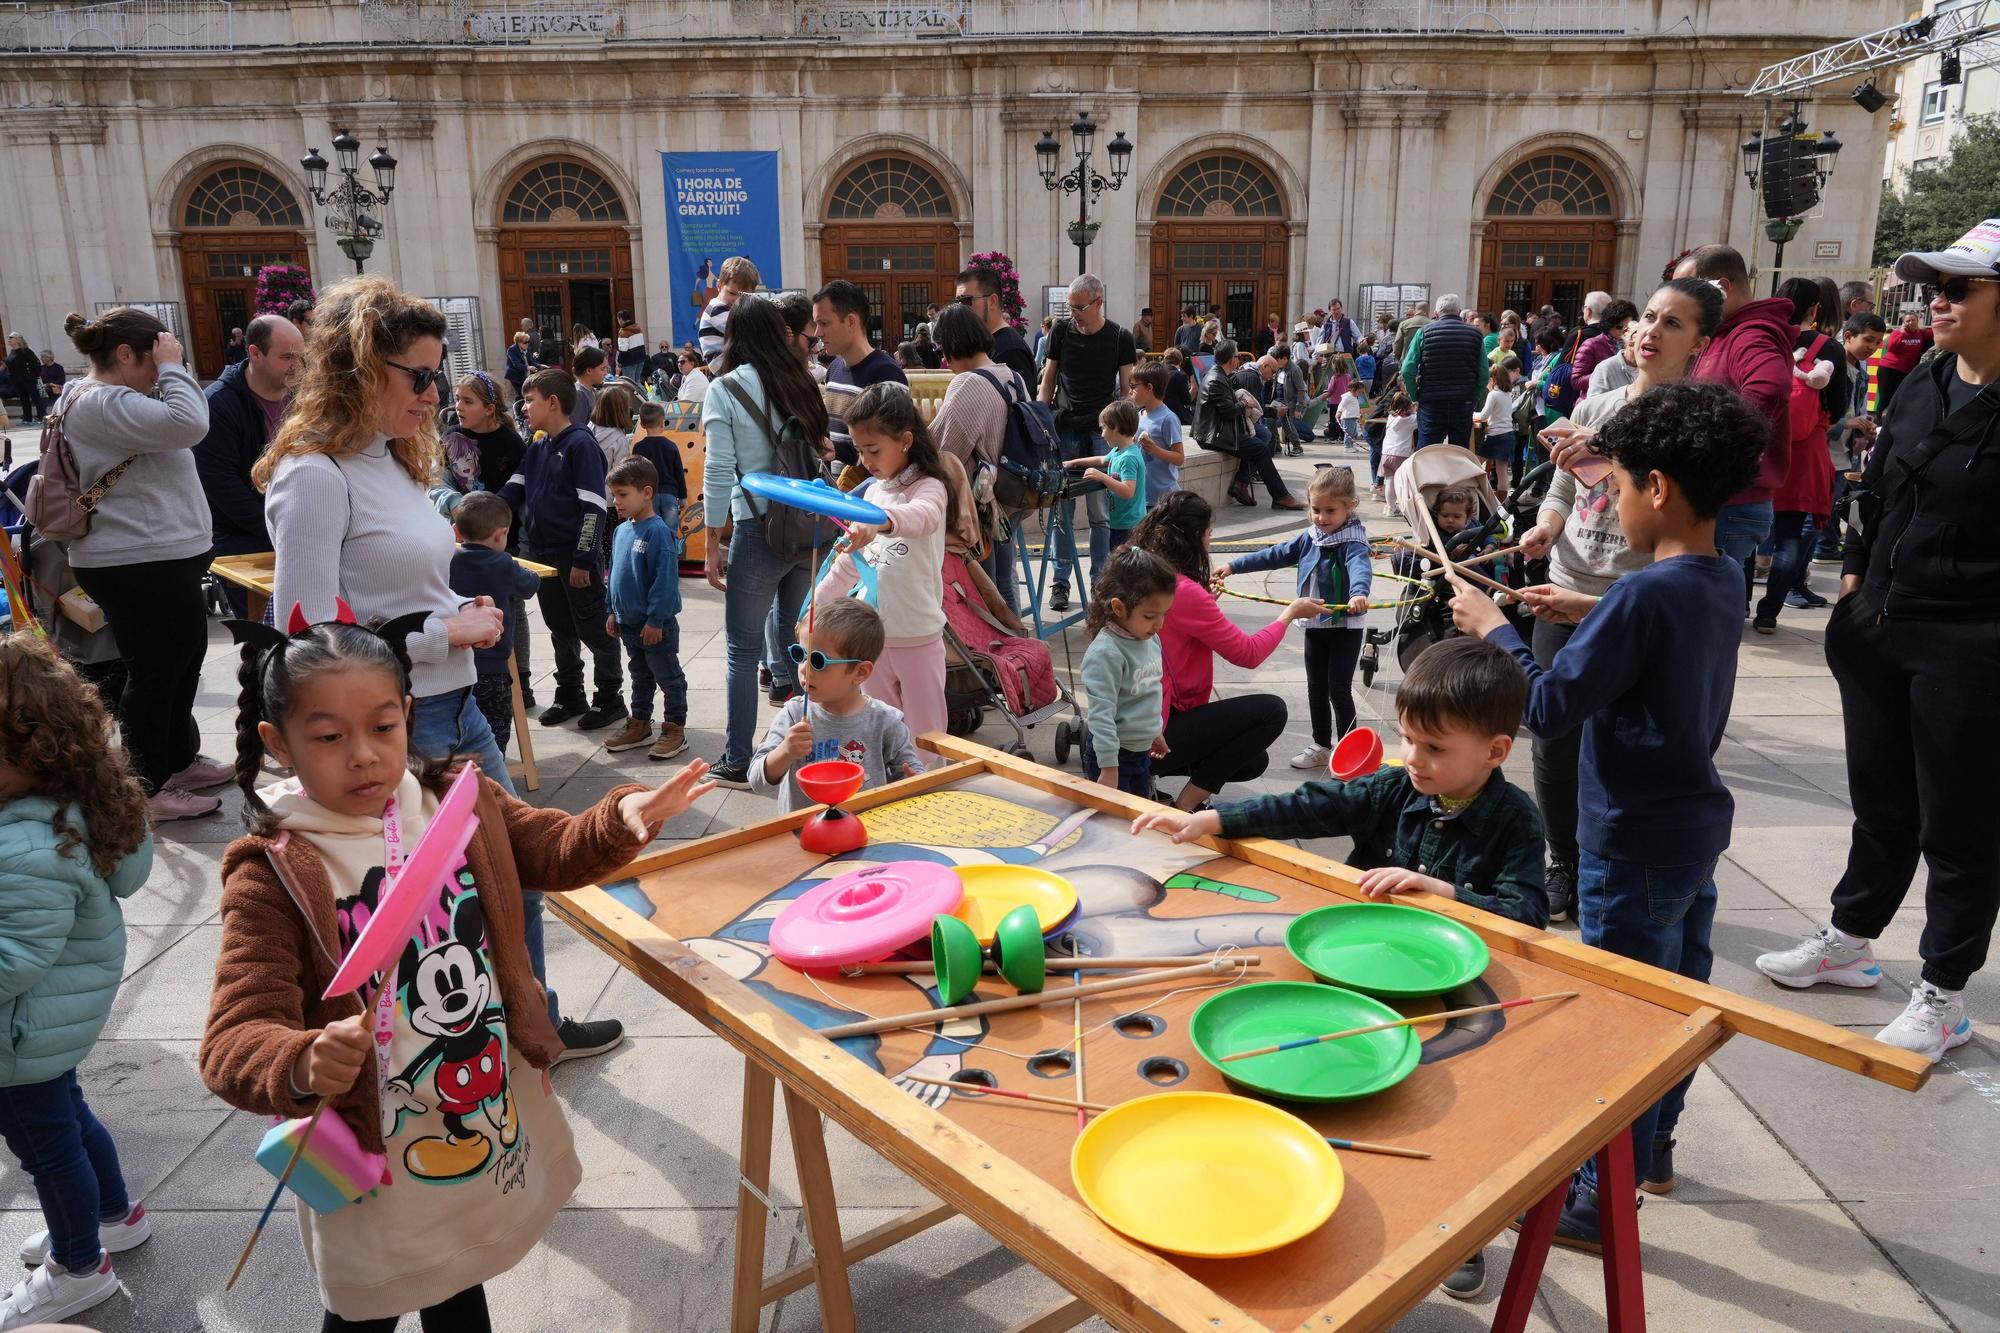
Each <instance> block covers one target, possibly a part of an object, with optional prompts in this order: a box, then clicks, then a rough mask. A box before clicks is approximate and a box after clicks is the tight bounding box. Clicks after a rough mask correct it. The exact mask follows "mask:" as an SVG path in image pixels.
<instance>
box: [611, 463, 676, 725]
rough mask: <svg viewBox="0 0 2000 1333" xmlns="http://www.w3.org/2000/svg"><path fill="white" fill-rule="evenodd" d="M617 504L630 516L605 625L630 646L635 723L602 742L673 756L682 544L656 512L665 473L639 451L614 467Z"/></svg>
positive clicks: (615, 554) (614, 551)
mask: <svg viewBox="0 0 2000 1333" xmlns="http://www.w3.org/2000/svg"><path fill="white" fill-rule="evenodd" d="M610 483H611V503H612V506H613V507H614V508H616V509H617V511H618V517H620V518H622V519H624V520H625V521H624V522H623V523H620V524H619V525H618V527H617V529H616V530H615V531H613V533H612V534H611V611H610V614H609V615H607V616H606V617H605V618H604V628H605V630H606V631H607V632H608V633H611V634H613V635H616V636H617V637H618V639H619V640H620V641H621V642H623V643H624V645H625V656H626V658H627V659H628V660H629V661H630V662H631V663H632V720H631V721H629V722H627V723H626V724H625V727H624V730H622V731H620V732H619V733H618V734H617V735H616V736H613V737H612V738H611V739H610V740H608V741H606V742H605V743H604V748H605V749H607V750H636V749H638V748H639V747H640V746H642V745H644V744H645V743H646V742H648V741H653V748H652V749H651V750H650V751H648V752H647V755H646V757H647V758H648V759H672V758H673V757H674V756H675V755H677V754H679V753H680V752H681V751H682V750H685V749H687V731H686V728H687V702H688V699H687V676H686V674H685V673H684V672H682V670H681V654H680V648H681V635H680V619H679V618H680V614H681V583H680V578H681V571H680V542H679V541H678V540H677V539H676V538H675V536H674V530H673V529H672V528H670V527H668V526H667V522H666V520H665V519H663V518H661V517H660V516H659V515H658V514H656V513H654V512H653V497H654V495H656V494H657V493H658V491H659V487H660V474H659V470H658V469H656V468H655V467H654V466H653V465H652V464H651V463H649V462H647V461H646V460H645V459H643V458H640V457H639V456H637V455H636V454H628V455H626V456H625V457H624V458H621V459H619V460H618V465H617V466H616V467H614V468H612V469H611V476H610ZM656 683H657V684H658V685H659V687H660V695H661V701H660V702H661V708H662V712H663V714H664V716H663V718H662V720H661V722H660V736H659V739H658V740H656V741H655V740H653V686H654V685H655V684H656Z"/></svg>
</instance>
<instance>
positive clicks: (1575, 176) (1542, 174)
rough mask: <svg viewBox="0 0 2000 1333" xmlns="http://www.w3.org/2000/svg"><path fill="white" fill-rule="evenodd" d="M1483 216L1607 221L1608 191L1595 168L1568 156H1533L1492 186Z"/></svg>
mask: <svg viewBox="0 0 2000 1333" xmlns="http://www.w3.org/2000/svg"><path fill="white" fill-rule="evenodd" d="M1486 213H1487V216H1489V217H1496V218H1546V217H1584V218H1608V217H1610V216H1611V214H1612V208H1611V191H1610V189H1609V188H1608V187H1607V186H1606V185H1605V184H1604V177H1603V176H1601V175H1599V174H1598V171H1597V168H1595V167H1593V166H1591V165H1590V164H1589V163H1588V162H1585V161H1584V160H1583V159H1582V158H1579V157H1573V156H1571V155H1570V154H1568V153H1537V154H1536V155H1535V156H1533V157H1531V158H1529V159H1528V160H1527V161H1525V162H1523V163H1521V164H1520V165H1519V166H1517V167H1515V168H1514V169H1513V170H1512V171H1510V172H1508V173H1507V174H1506V175H1505V176H1503V177H1502V178H1501V180H1500V184H1499V185H1497V186H1495V187H1494V190H1493V194H1492V196H1491V197H1490V198H1488V199H1487V201H1486Z"/></svg>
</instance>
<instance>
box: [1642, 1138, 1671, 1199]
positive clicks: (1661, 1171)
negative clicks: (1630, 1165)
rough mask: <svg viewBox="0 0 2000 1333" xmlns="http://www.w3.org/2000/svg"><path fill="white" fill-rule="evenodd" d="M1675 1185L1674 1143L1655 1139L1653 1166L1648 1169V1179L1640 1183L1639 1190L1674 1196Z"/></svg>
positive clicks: (1668, 1140)
mask: <svg viewBox="0 0 2000 1333" xmlns="http://www.w3.org/2000/svg"><path fill="white" fill-rule="evenodd" d="M1674 1184H1675V1181H1674V1141H1673V1140H1672V1139H1654V1140H1653V1164H1652V1165H1651V1166H1649V1167H1647V1168H1646V1178H1645V1179H1644V1180H1642V1181H1640V1182H1639V1188H1640V1189H1642V1190H1644V1191H1646V1193H1648V1194H1672V1193H1673V1192H1674Z"/></svg>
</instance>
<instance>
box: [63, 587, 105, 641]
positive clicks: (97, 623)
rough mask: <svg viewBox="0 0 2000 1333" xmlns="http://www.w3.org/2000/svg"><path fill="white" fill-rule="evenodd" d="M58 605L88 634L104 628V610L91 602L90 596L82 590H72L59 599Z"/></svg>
mask: <svg viewBox="0 0 2000 1333" xmlns="http://www.w3.org/2000/svg"><path fill="white" fill-rule="evenodd" d="M56 605H57V606H59V607H61V608H62V613H63V614H64V615H65V616H67V617H69V618H70V619H71V620H72V621H74V622H76V624H77V625H78V626H80V627H81V628H82V629H83V630H84V632H85V633H87V634H95V633H97V631H99V630H101V629H103V628H104V608H103V607H101V606H99V605H98V604H97V603H96V602H93V601H91V600H90V594H89V593H87V592H85V591H84V590H83V589H81V588H71V589H70V590H69V591H68V592H66V593H64V594H63V595H62V596H61V597H60V598H58V599H57V601H56Z"/></svg>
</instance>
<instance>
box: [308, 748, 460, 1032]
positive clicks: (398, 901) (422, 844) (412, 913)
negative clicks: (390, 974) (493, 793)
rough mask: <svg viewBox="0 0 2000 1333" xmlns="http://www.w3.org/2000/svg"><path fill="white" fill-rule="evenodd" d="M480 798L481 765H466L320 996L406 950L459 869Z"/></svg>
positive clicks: (342, 990) (341, 989)
mask: <svg viewBox="0 0 2000 1333" xmlns="http://www.w3.org/2000/svg"><path fill="white" fill-rule="evenodd" d="M478 799H479V770H478V769H477V768H476V767H474V766H473V765H471V764H467V765H466V766H465V767H464V768H463V769H460V770H459V774H458V777H457V778H455V779H453V781H452V784H451V789H450V790H449V791H447V792H445V794H444V800H442V801H440V802H439V803H438V808H437V813H436V814H434V815H432V816H431V822H430V823H429V824H428V825H427V826H426V827H425V829H424V836H423V837H421V838H418V839H417V845H416V847H415V848H413V849H412V850H411V852H410V857H409V859H408V860H407V861H405V862H403V868H402V870H401V871H399V872H398V873H397V875H396V878H395V880H394V882H392V883H391V884H390V885H389V887H388V888H386V889H384V890H382V896H381V900H380V901H379V902H377V903H376V905H375V914H374V915H373V916H371V917H369V918H368V924H367V925H365V926H363V927H362V928H361V935H360V937H359V938H358V939H356V940H355V941H354V947H353V948H351V949H349V950H348V951H347V957H345V958H343V959H341V960H340V970H339V971H337V972H335V973H334V974H333V980H332V981H331V982H329V983H327V987H326V994H325V996H324V997H322V998H324V999H329V1000H330V999H332V998H333V997H334V996H336V995H345V994H347V993H348V992H349V991H354V990H359V989H361V985H362V983H363V982H365V981H367V980H368V978H370V977H372V976H374V975H375V974H376V973H377V972H380V971H383V970H384V969H386V968H387V967H388V966H389V965H390V964H391V963H393V962H395V961H396V959H397V958H398V957H399V956H400V955H401V954H402V952H403V946H404V945H405V944H407V943H408V942H409V939H410V934H411V932H412V931H414V930H415V929H416V928H417V918H418V917H420V916H422V915H423V914H424V908H425V907H426V906H427V905H428V904H430V903H433V902H435V901H437V890H438V885H440V884H442V883H443V882H444V877H445V876H446V875H449V874H450V873H451V872H452V871H453V870H454V869H456V868H457V866H458V858H459V857H461V856H463V855H464V854H465V848H466V846H467V844H469V843H470V842H471V841H472V831H473V830H474V829H476V828H478V827H479V816H478V815H476V814H474V813H473V807H474V805H475V804H476V803H477V802H478Z"/></svg>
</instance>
